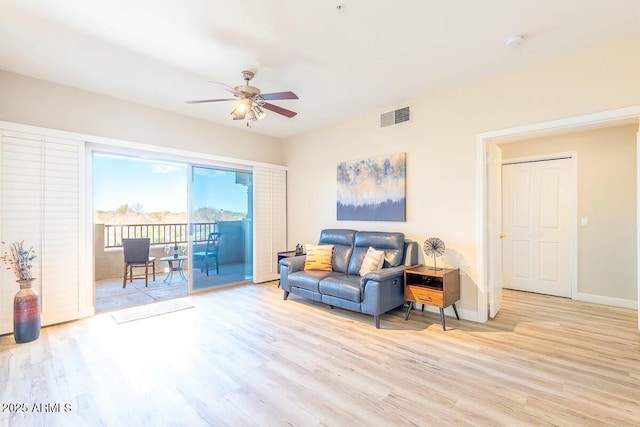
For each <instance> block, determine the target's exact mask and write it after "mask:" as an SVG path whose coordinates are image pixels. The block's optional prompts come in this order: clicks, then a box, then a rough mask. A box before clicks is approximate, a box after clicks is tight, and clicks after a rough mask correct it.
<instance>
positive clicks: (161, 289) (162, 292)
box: [94, 263, 251, 313]
mask: <svg viewBox="0 0 640 427" xmlns="http://www.w3.org/2000/svg"><path fill="white" fill-rule="evenodd" d="M161 268H162V267H160V269H159V271H158V270H157V271H156V280H155V281H154V280H152V277H151V276H149V283H148V285H149V286H148V287H146V288H145V286H144V279H134V280H133V282H131V283H130V282H127V287H126V288H124V289H123V288H122V277H118V278H114V279H107V280H100V281H96V282H95V284H94V285H95V310H96V313H100V312H105V311H111V310H119V309H122V308H127V307H133V306H137V305H142V304H148V303H152V302H156V301H163V300H167V299H172V298H179V297H183V296H186V295H187V294H188V289H187V282H186V281H184V280H182V279H181V278H180V275H179V274H178V273H177V272H174V273H173V278H172V281H171V284H168V283H166V282H165V281H164V279H165V277H166V276H167V273H165V272H163V271H162V270H161ZM185 275H186V272H185ZM248 280H251V275H250V272H247V271H246V265H245V264H243V263H237V264H221V265H220V273H219V274H216V273H215V271H214V270H211V271H210V272H209V276H207V275H206V274H205V273H202V272H200V270H198V269H194V270H193V289H194V290H195V291H198V290H203V289H207V288H215V287H217V286H222V285H228V284H234V283H246V282H247V281H248Z"/></svg>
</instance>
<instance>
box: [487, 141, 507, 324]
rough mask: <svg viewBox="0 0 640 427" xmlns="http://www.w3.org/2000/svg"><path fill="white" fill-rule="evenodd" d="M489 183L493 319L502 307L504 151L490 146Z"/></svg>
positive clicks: (490, 290) (490, 309) (490, 269)
mask: <svg viewBox="0 0 640 427" xmlns="http://www.w3.org/2000/svg"><path fill="white" fill-rule="evenodd" d="M488 156H489V159H488V162H487V164H488V169H489V170H488V171H487V174H488V182H489V185H491V186H492V188H491V190H490V191H489V197H490V200H489V201H488V210H489V212H488V218H489V222H488V224H487V226H488V235H489V239H488V240H489V248H488V250H489V259H490V260H491V263H490V265H489V280H488V288H489V315H490V316H491V317H492V318H493V317H495V316H496V314H498V311H500V308H501V307H502V280H503V279H502V236H503V233H502V202H501V195H502V150H501V149H500V147H498V145H497V144H489V151H488Z"/></svg>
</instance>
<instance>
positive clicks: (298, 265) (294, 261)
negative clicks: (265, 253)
mask: <svg viewBox="0 0 640 427" xmlns="http://www.w3.org/2000/svg"><path fill="white" fill-rule="evenodd" d="M306 259H307V256H306V255H298V256H292V257H288V258H283V259H281V260H280V287H281V288H282V289H283V290H284V291H285V292H287V293H288V292H289V291H290V290H291V286H290V285H289V275H290V274H291V273H295V272H296V271H302V270H304V261H305V260H306Z"/></svg>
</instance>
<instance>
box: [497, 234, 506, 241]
mask: <svg viewBox="0 0 640 427" xmlns="http://www.w3.org/2000/svg"><path fill="white" fill-rule="evenodd" d="M498 237H499V238H500V240H502V239H504V238H505V237H507V235H506V234H504V233H500V234H498Z"/></svg>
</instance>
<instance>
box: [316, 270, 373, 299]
mask: <svg viewBox="0 0 640 427" xmlns="http://www.w3.org/2000/svg"><path fill="white" fill-rule="evenodd" d="M318 289H320V293H321V294H322V295H330V296H333V297H337V298H342V299H346V300H349V301H353V302H360V301H362V293H361V291H360V277H359V276H345V275H335V276H329V277H326V278H324V279H322V280H321V281H320V283H319V285H318Z"/></svg>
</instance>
